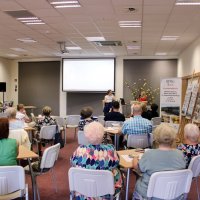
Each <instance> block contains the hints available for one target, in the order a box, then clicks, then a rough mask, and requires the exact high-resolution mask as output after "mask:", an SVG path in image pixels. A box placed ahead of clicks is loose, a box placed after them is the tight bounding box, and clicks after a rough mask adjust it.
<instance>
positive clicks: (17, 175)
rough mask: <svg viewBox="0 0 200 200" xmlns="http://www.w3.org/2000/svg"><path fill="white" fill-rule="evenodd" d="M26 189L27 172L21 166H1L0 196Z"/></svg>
mask: <svg viewBox="0 0 200 200" xmlns="http://www.w3.org/2000/svg"><path fill="white" fill-rule="evenodd" d="M24 189H25V172H24V168H23V167H21V166H0V196H1V195H6V194H9V193H13V192H15V191H18V190H24Z"/></svg>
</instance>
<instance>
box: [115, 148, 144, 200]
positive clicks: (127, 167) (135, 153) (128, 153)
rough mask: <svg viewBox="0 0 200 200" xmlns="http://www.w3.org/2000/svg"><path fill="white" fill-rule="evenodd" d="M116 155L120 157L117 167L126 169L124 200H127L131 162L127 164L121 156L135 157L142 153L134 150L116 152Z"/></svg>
mask: <svg viewBox="0 0 200 200" xmlns="http://www.w3.org/2000/svg"><path fill="white" fill-rule="evenodd" d="M117 154H118V155H119V157H120V159H119V160H120V162H119V165H120V166H121V167H123V168H125V169H127V177H126V198H125V200H128V190H129V179H130V170H131V168H133V162H127V161H126V160H125V159H124V158H123V155H130V154H131V155H132V154H134V155H136V156H139V155H141V154H142V153H141V152H136V151H135V149H131V150H122V151H117Z"/></svg>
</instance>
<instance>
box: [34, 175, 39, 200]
mask: <svg viewBox="0 0 200 200" xmlns="http://www.w3.org/2000/svg"><path fill="white" fill-rule="evenodd" d="M35 187H36V192H37V199H38V200H40V192H39V188H38V185H37V176H35Z"/></svg>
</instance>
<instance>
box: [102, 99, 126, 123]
mask: <svg viewBox="0 0 200 200" xmlns="http://www.w3.org/2000/svg"><path fill="white" fill-rule="evenodd" d="M119 107H120V105H119V102H118V101H113V102H112V111H111V112H109V113H107V114H106V116H105V117H104V120H105V121H123V122H124V121H125V117H124V115H123V114H122V113H120V112H119Z"/></svg>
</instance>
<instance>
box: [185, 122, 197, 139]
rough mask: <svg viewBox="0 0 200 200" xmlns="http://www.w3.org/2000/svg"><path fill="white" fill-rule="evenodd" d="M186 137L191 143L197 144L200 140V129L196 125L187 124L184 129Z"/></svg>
mask: <svg viewBox="0 0 200 200" xmlns="http://www.w3.org/2000/svg"><path fill="white" fill-rule="evenodd" d="M184 137H185V138H186V139H188V140H189V141H191V142H197V143H198V140H199V127H198V126H197V125H195V124H191V123H189V124H186V125H185V127H184Z"/></svg>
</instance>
